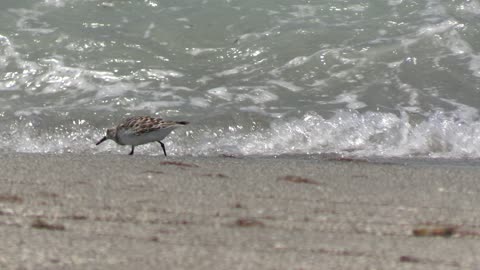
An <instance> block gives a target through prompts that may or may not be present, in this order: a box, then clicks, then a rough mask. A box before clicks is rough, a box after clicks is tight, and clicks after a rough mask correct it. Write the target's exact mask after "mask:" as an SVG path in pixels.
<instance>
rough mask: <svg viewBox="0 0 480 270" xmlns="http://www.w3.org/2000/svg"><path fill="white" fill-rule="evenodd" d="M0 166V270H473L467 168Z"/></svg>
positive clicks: (475, 225)
mask: <svg viewBox="0 0 480 270" xmlns="http://www.w3.org/2000/svg"><path fill="white" fill-rule="evenodd" d="M0 171H1V174H0V181H1V186H0V237H1V245H0V269H136V270H140V269H298V270H300V269H479V268H480V227H479V225H480V211H479V206H480V196H479V192H480V190H479V187H478V180H479V176H480V169H477V168H476V167H474V166H446V165H422V166H418V165H417V166H415V165H389V164H371V163H368V162H361V161H346V160H344V161H341V162H340V161H327V160H306V159H301V158H281V159H274V158H220V157H219V158H168V159H166V158H164V157H160V156H157V157H147V156H141V155H136V156H126V155H125V156H118V155H40V154H13V155H3V156H1V157H0ZM415 234H416V235H415ZM422 235H423V236H422Z"/></svg>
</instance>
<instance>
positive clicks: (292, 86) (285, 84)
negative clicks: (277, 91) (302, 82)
mask: <svg viewBox="0 0 480 270" xmlns="http://www.w3.org/2000/svg"><path fill="white" fill-rule="evenodd" d="M268 83H270V84H274V85H277V86H280V87H283V88H285V89H288V90H290V91H292V92H299V91H302V90H303V87H300V86H297V85H295V84H293V83H291V82H287V81H282V80H269V81H268Z"/></svg>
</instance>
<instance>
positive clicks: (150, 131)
mask: <svg viewBox="0 0 480 270" xmlns="http://www.w3.org/2000/svg"><path fill="white" fill-rule="evenodd" d="M187 124H188V122H187V121H169V120H164V119H162V118H153V117H150V116H135V117H130V118H127V119H125V120H124V121H123V122H121V123H120V124H118V125H117V126H116V127H114V128H109V129H107V133H106V135H105V136H104V137H103V138H101V139H100V140H99V141H98V142H97V143H96V145H99V144H101V143H102V142H104V141H106V140H113V141H115V142H116V143H117V144H120V145H131V146H132V150H131V151H130V153H129V155H133V152H134V150H135V146H137V145H142V144H146V143H150V142H159V143H160V145H161V146H162V149H163V154H164V155H165V156H167V151H165V145H164V144H163V142H162V140H163V139H164V138H165V137H167V135H168V134H170V132H172V130H174V129H175V128H177V127H180V126H184V125H187Z"/></svg>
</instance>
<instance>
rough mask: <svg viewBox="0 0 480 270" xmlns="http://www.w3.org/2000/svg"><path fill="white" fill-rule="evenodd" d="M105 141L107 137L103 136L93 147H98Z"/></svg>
mask: <svg viewBox="0 0 480 270" xmlns="http://www.w3.org/2000/svg"><path fill="white" fill-rule="evenodd" d="M106 140H107V136H104V137H103V138H102V139H101V140H100V141H98V142H97V143H96V144H95V145H99V144H101V143H102V142H104V141H106Z"/></svg>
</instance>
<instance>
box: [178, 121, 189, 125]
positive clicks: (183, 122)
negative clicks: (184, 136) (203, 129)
mask: <svg viewBox="0 0 480 270" xmlns="http://www.w3.org/2000/svg"><path fill="white" fill-rule="evenodd" d="M175 123H177V124H179V125H188V124H190V122H188V121H176V122H175Z"/></svg>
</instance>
